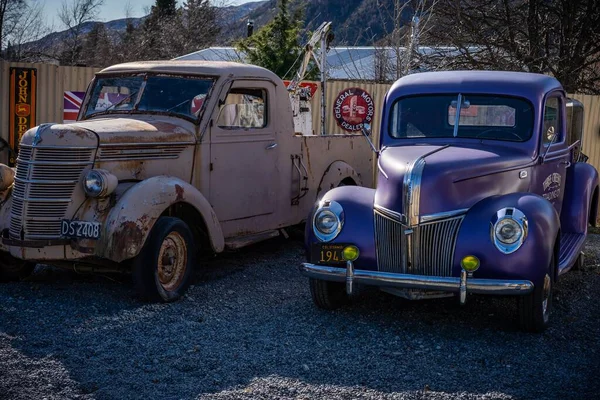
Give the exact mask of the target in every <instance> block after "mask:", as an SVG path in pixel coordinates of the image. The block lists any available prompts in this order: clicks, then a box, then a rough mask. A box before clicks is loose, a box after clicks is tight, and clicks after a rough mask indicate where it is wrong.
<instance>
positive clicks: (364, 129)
mask: <svg viewBox="0 0 600 400" xmlns="http://www.w3.org/2000/svg"><path fill="white" fill-rule="evenodd" d="M360 131H361V132H362V134H363V135H364V136H365V138H366V139H367V142H368V143H369V146H371V150H373V153H375V154H376V155H377V156H379V152H378V151H377V149H376V148H375V145H374V144H373V142H372V141H371V138H370V137H369V136H371V124H368V123H363V124H362V127H361V128H360Z"/></svg>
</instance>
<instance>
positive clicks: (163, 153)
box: [98, 144, 186, 161]
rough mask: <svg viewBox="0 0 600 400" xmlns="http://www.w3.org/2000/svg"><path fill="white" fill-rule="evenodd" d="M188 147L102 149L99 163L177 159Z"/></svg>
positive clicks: (173, 145) (118, 147)
mask: <svg viewBox="0 0 600 400" xmlns="http://www.w3.org/2000/svg"><path fill="white" fill-rule="evenodd" d="M185 147H186V145H176V144H171V145H167V146H157V145H152V146H151V147H150V146H136V147H135V148H132V147H130V146H123V147H122V146H111V147H101V148H100V152H99V155H98V161H129V160H146V159H176V158H178V157H179V155H180V154H181V152H182V151H183V150H185Z"/></svg>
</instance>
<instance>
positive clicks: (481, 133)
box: [475, 128, 523, 142]
mask: <svg viewBox="0 0 600 400" xmlns="http://www.w3.org/2000/svg"><path fill="white" fill-rule="evenodd" d="M490 132H498V133H501V134H502V136H504V135H505V134H506V133H507V132H508V133H510V134H511V135H513V136H514V137H516V138H517V140H518V141H519V142H520V141H522V140H523V138H522V137H521V136H519V135H517V134H516V133H514V132H512V131H505V130H502V129H498V128H490V129H486V130H485V131H483V132H480V133H479V134H478V135H477V136H475V139H479V137H480V136H483V135H486V134H488V133H490Z"/></svg>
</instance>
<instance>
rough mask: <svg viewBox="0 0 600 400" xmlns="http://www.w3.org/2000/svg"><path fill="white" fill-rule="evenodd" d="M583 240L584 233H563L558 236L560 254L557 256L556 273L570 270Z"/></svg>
mask: <svg viewBox="0 0 600 400" xmlns="http://www.w3.org/2000/svg"><path fill="white" fill-rule="evenodd" d="M584 242H585V234H583V233H563V234H562V235H561V237H560V254H559V257H558V274H559V275H562V274H564V273H565V272H567V271H568V270H570V269H571V268H572V267H573V265H574V264H575V262H576V261H577V258H578V257H579V253H581V249H582V248H583V243H584Z"/></svg>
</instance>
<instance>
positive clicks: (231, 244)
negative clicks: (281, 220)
mask: <svg viewBox="0 0 600 400" xmlns="http://www.w3.org/2000/svg"><path fill="white" fill-rule="evenodd" d="M277 236H279V231H278V230H273V231H266V232H261V233H256V234H253V235H247V236H239V237H234V238H229V239H225V248H226V249H227V250H237V249H239V248H242V247H245V246H248V245H251V244H254V243H258V242H262V241H263V240H267V239H272V238H274V237H277Z"/></svg>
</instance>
